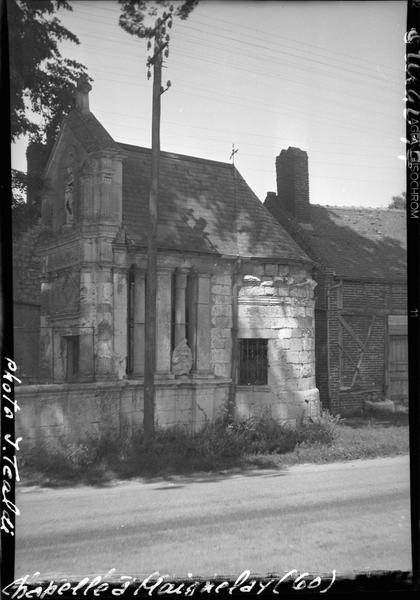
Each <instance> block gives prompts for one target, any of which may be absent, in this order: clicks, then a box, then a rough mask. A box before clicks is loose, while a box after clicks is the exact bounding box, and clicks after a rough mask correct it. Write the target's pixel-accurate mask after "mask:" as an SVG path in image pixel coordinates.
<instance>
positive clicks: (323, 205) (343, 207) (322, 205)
mask: <svg viewBox="0 0 420 600" xmlns="http://www.w3.org/2000/svg"><path fill="white" fill-rule="evenodd" d="M310 206H319V207H320V208H335V209H339V210H381V211H384V212H389V211H391V210H396V211H398V212H405V209H404V208H386V207H385V206H360V205H359V206H337V205H335V204H310Z"/></svg>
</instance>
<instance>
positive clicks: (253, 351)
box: [239, 339, 268, 385]
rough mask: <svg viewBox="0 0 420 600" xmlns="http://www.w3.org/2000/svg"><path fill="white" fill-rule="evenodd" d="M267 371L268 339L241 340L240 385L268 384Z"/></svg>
mask: <svg viewBox="0 0 420 600" xmlns="http://www.w3.org/2000/svg"><path fill="white" fill-rule="evenodd" d="M267 371H268V361H267V340H261V339H242V340H239V385H266V384H267Z"/></svg>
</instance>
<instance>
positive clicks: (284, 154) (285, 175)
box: [276, 146, 310, 223]
mask: <svg viewBox="0 0 420 600" xmlns="http://www.w3.org/2000/svg"><path fill="white" fill-rule="evenodd" d="M276 172H277V197H278V202H279V204H280V206H281V207H283V209H284V210H286V211H287V212H288V213H289V214H290V215H292V216H293V217H295V219H296V220H297V222H298V223H310V212H309V180H308V155H307V153H306V152H305V151H304V150H300V148H293V147H291V146H289V148H288V149H287V150H282V151H281V152H280V154H279V156H277V158H276Z"/></svg>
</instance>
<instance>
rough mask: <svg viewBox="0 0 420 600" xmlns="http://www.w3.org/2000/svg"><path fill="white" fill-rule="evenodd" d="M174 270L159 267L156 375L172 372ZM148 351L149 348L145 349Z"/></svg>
mask: <svg viewBox="0 0 420 600" xmlns="http://www.w3.org/2000/svg"><path fill="white" fill-rule="evenodd" d="M171 296H172V270H171V269H167V268H162V267H158V273H157V301H156V375H157V376H158V377H160V378H161V377H172V374H171V372H170V371H171V316H172V315H171V313H172V310H171V309H172V304H171V302H172V297H171ZM145 350H146V352H147V348H146V349H145Z"/></svg>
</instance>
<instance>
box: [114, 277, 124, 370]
mask: <svg viewBox="0 0 420 600" xmlns="http://www.w3.org/2000/svg"><path fill="white" fill-rule="evenodd" d="M113 284H114V290H113V291H114V294H113V301H114V302H113V304H114V312H113V316H114V371H115V375H116V377H117V379H124V378H125V376H126V370H127V299H128V298H127V272H126V270H125V269H123V268H118V267H114V269H113Z"/></svg>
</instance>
